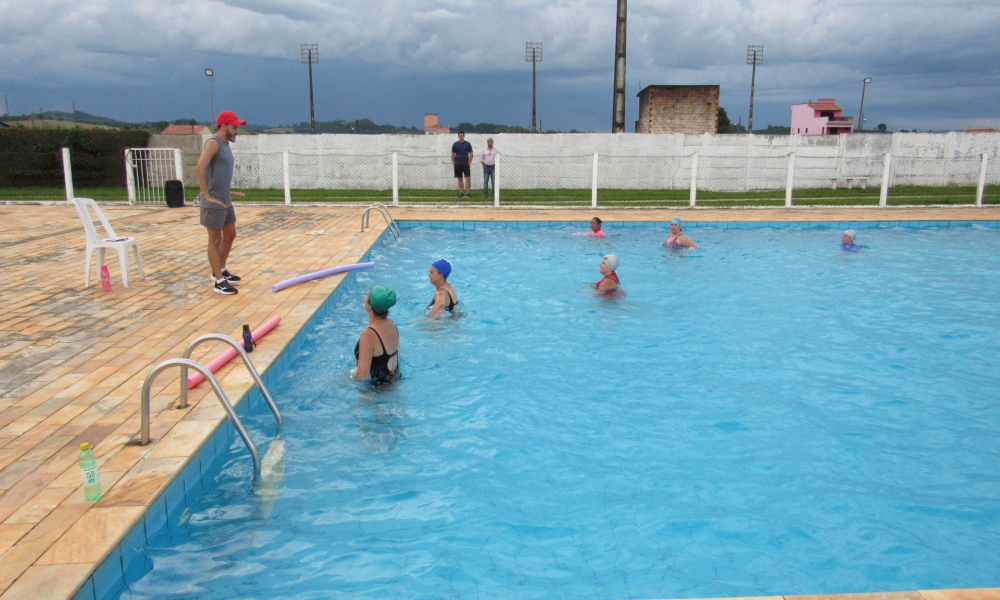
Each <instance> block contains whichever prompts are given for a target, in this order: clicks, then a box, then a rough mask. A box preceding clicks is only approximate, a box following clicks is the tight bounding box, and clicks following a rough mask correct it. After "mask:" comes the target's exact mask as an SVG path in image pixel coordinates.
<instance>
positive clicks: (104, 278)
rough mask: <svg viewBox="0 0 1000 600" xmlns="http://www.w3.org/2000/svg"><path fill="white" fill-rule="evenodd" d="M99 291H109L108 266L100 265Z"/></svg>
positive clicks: (109, 277) (109, 274) (109, 275)
mask: <svg viewBox="0 0 1000 600" xmlns="http://www.w3.org/2000/svg"><path fill="white" fill-rule="evenodd" d="M101 291H102V292H110V291H111V272H109V271H108V265H101Z"/></svg>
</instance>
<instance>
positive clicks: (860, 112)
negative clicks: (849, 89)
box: [856, 77, 872, 132]
mask: <svg viewBox="0 0 1000 600" xmlns="http://www.w3.org/2000/svg"><path fill="white" fill-rule="evenodd" d="M871 82H872V78H871V77H865V80H864V82H863V83H862V84H861V109H860V110H858V127H857V129H856V131H859V132H860V131H864V130H865V88H866V87H868V84H869V83H871Z"/></svg>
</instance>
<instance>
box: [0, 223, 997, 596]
mask: <svg viewBox="0 0 1000 600" xmlns="http://www.w3.org/2000/svg"><path fill="white" fill-rule="evenodd" d="M104 210H105V213H106V214H107V215H108V217H109V218H110V220H111V222H112V224H113V225H114V226H115V228H116V230H117V232H118V233H119V234H120V235H136V236H138V237H139V243H140V247H141V250H142V254H143V263H144V267H145V270H146V279H145V280H140V279H138V277H137V274H136V273H135V271H134V268H133V273H132V275H133V283H132V287H131V288H128V289H125V288H123V287H122V286H121V279H120V275H119V272H118V267H117V261H115V260H114V256H113V254H109V258H108V262H109V264H110V265H111V267H110V269H111V273H112V286H113V290H112V291H111V292H110V293H102V292H101V290H100V283H99V279H98V280H97V283H96V285H93V280H92V286H91V287H90V288H89V289H87V288H84V287H83V273H82V271H83V268H82V266H83V247H84V239H83V231H82V228H81V227H80V224H79V221H78V219H77V216H76V211H75V210H74V209H73V208H72V207H71V206H0V250H2V251H3V278H2V282H0V314H2V317H0V593H2V595H0V600H9V599H15V598H16V599H18V600H34V599H39V600H40V599H44V600H59V599H65V598H72V597H73V596H74V594H76V592H77V591H78V590H79V589H80V588H81V586H82V585H84V584H85V583H86V582H88V581H89V578H90V576H91V575H92V573H93V572H94V570H95V569H96V568H97V566H98V565H100V564H101V563H102V561H103V560H104V558H105V557H106V556H108V555H110V554H112V553H113V552H114V551H115V549H116V548H117V547H118V545H119V543H120V542H121V541H122V538H123V537H124V536H125V535H126V534H127V533H128V532H129V530H130V529H131V527H132V525H134V524H135V523H138V522H139V521H140V520H141V519H143V514H144V513H145V511H146V507H148V506H149V505H150V504H151V503H153V501H154V500H156V499H157V498H158V497H159V496H160V495H161V494H162V493H163V491H164V490H165V489H166V488H167V486H168V484H169V483H170V482H171V481H172V480H173V479H174V478H175V477H176V476H177V475H178V474H179V473H180V472H181V471H182V469H183V467H184V466H185V465H186V464H187V462H188V460H189V459H190V458H191V456H193V455H194V454H195V453H196V452H197V450H198V449H199V448H200V447H201V446H202V445H203V444H204V443H205V441H206V440H208V439H209V438H210V436H211V435H212V433H213V432H214V431H215V429H216V428H217V427H218V426H219V424H220V422H221V421H222V419H223V417H224V413H223V411H222V408H221V407H220V406H219V405H218V403H217V402H215V400H212V399H211V398H210V399H209V400H210V401H209V402H205V403H202V402H201V400H202V399H203V398H204V397H205V396H206V393H207V389H206V388H207V386H204V385H202V386H199V387H198V388H196V389H194V390H192V391H191V404H192V407H191V408H190V409H187V410H166V409H167V408H168V407H169V406H170V405H171V404H172V403H173V402H174V401H175V400H176V398H177V393H178V390H179V384H178V377H177V373H176V372H173V371H168V372H167V373H165V374H164V375H162V376H161V377H160V378H159V379H157V382H156V384H155V385H154V387H153V394H154V396H153V400H152V410H151V413H152V437H153V440H154V441H153V443H152V444H151V445H149V446H145V447H138V446H126V445H125V443H126V442H127V441H128V440H129V439H131V438H132V437H133V436H134V435H135V434H136V432H138V430H139V413H138V411H139V389H140V387H141V385H142V381H143V378H144V377H145V376H146V374H147V373H148V372H149V371H150V369H151V368H152V367H153V366H155V365H156V364H158V363H160V362H161V361H163V360H166V359H168V358H175V357H179V356H180V355H181V353H182V352H183V350H184V348H185V346H186V344H187V343H188V342H189V341H190V340H192V339H194V338H195V337H197V336H198V335H201V334H204V333H209V332H220V333H225V334H228V335H232V336H237V335H238V333H239V331H240V329H241V326H242V325H243V324H244V323H250V324H251V325H252V326H256V325H257V324H259V323H261V322H263V321H265V320H266V319H267V318H269V317H270V316H272V315H274V314H280V315H281V317H282V321H281V324H280V325H279V326H278V328H277V329H275V330H274V331H273V332H272V333H270V334H269V335H268V336H267V337H266V338H264V339H263V340H262V341H261V342H260V345H259V346H258V348H257V350H256V351H255V352H254V354H253V355H252V358H253V360H254V363H255V364H256V365H257V367H258V369H259V370H261V371H264V370H265V369H266V368H267V367H268V366H269V365H270V364H271V362H272V361H274V359H275V358H276V357H277V356H278V354H279V353H280V351H281V349H282V348H284V347H285V346H286V345H287V344H288V343H289V342H290V341H291V340H292V338H293V337H294V336H295V334H296V333H297V332H298V331H299V329H301V328H302V327H303V326H304V325H305V323H306V322H307V321H308V319H309V317H310V316H311V315H312V314H313V313H314V312H315V311H316V310H317V309H318V308H319V307H320V306H321V305H322V303H323V301H324V300H325V299H326V298H327V297H328V296H329V295H330V293H331V292H332V291H333V290H334V289H335V288H336V287H337V286H338V285H339V283H340V282H341V281H342V280H343V276H335V277H331V278H327V279H324V280H319V281H315V282H311V283H307V284H303V285H300V286H296V287H293V288H290V289H288V290H285V291H283V292H280V293H277V294H274V293H272V292H271V290H270V286H271V285H272V284H274V283H275V282H277V281H281V280H283V279H288V278H290V277H293V276H296V275H300V274H302V273H305V272H309V271H315V270H318V269H321V268H325V267H329V266H333V265H338V264H346V263H352V262H357V259H358V258H359V257H360V254H361V253H362V252H364V251H365V250H366V249H367V248H368V247H369V246H370V245H371V244H372V243H373V242H374V241H375V240H376V239H377V238H378V237H379V235H380V234H381V233H382V231H383V229H384V224H383V223H381V219H380V218H379V217H378V216H377V215H376V216H374V217H373V219H372V224H373V225H374V226H375V227H374V229H373V230H372V231H369V232H367V233H362V234H359V238H360V239H361V245H360V248H361V249H360V252H359V251H358V250H356V249H355V248H354V245H353V243H352V241H351V238H352V237H353V235H354V234H355V233H358V227H359V223H360V213H361V209H359V208H344V207H324V206H319V207H315V206H313V207H300V206H294V207H291V208H286V207H283V206H279V207H241V208H240V209H239V217H240V222H239V232H240V237H239V238H238V239H237V241H236V244H235V246H234V249H233V254H232V256H231V258H230V264H231V265H232V269H233V271H235V272H237V273H239V274H240V275H242V276H243V277H244V280H243V282H242V283H241V284H240V286H239V288H240V293H239V295H237V296H234V297H225V296H220V295H217V294H214V293H212V292H211V289H210V285H209V278H208V267H207V262H206V259H205V251H204V246H205V234H204V230H203V229H202V228H201V227H199V225H198V216H197V212H196V210H195V209H192V208H186V209H176V210H168V209H166V208H150V207H126V206H106V207H104ZM394 214H395V216H396V217H397V219H399V220H409V221H425V222H433V223H434V224H440V225H441V226H453V225H458V224H457V223H454V222H455V221H461V222H463V224H462V225H461V226H462V227H476V226H477V224H481V225H486V226H490V225H493V224H496V225H499V223H497V222H505V223H515V222H558V221H576V222H583V221H587V220H589V219H590V217H592V216H594V215H597V216H600V217H601V218H602V219H604V220H606V221H610V222H612V223H609V224H608V225H607V226H606V228H613V227H615V226H616V225H617V224H618V223H628V222H635V223H638V222H664V221H667V220H669V219H670V218H671V217H672V216H674V215H678V214H679V215H681V216H682V218H684V219H685V220H688V221H691V222H692V224H694V223H693V222H696V221H697V222H700V223H705V224H713V225H714V224H716V223H719V222H728V223H750V222H754V223H758V224H761V223H772V224H775V225H776V226H777V224H779V223H787V222H814V223H817V224H818V225H819V224H822V226H825V227H830V228H835V227H846V226H851V227H854V228H863V227H866V226H868V224H869V223H871V222H873V221H882V222H906V223H908V224H909V225H910V226H914V225H919V224H924V223H926V224H928V225H932V226H943V225H947V224H950V223H952V222H954V221H992V223H991V226H996V225H997V223H996V222H997V221H1000V207H990V208H966V207H963V208H953V209H938V208H917V209H903V208H891V209H801V208H799V209H754V210H732V209H729V210H703V209H698V210H669V211H665V210H634V209H632V210H628V209H624V210H614V209H599V210H591V209H565V210H517V209H502V210H495V209H397V210H395V212H394ZM911 222H912V223H911ZM496 225H493V226H496ZM723 226H725V225H723ZM730 226H733V225H730ZM735 226H737V227H739V225H735ZM744 226H747V225H744ZM755 226H759V225H755ZM316 230H325V234H324V235H308V232H311V231H316ZM218 352H219V346H217V345H213V344H206V345H204V346H201V347H199V349H198V350H196V352H195V354H194V357H193V358H195V360H201V359H204V358H205V357H206V356H214V355H215V354H217V353H218ZM218 375H219V381H220V382H221V384H222V386H223V388H224V389H225V390H226V393H227V395H229V397H230V398H231V399H234V400H236V399H238V398H240V397H241V396H243V394H244V393H245V392H246V391H247V390H249V389H250V387H251V383H252V382H251V380H250V377H249V375H248V374H247V372H246V370H245V369H244V368H243V367H242V366H241V365H239V364H236V363H231V364H230V365H228V366H226V367H223V368H222V369H221V370H220V371H219V373H218ZM84 441H86V442H90V444H91V445H92V446H93V447H94V448H95V450H96V452H97V455H98V457H99V463H100V465H101V467H100V469H101V480H102V482H103V484H104V488H105V497H104V498H103V499H101V500H100V501H99V502H97V503H94V504H90V503H87V502H86V500H85V498H84V497H83V488H82V485H81V477H80V473H79V467H78V466H77V464H76V460H77V455H78V452H79V445H80V443H82V442H84ZM133 535H134V534H133ZM862 597H863V598H864V599H866V600H869V599H870V600H875V599H879V600H882V599H884V600H980V599H987V598H988V599H992V600H1000V589H998V588H992V589H982V590H934V591H925V590H921V591H919V592H918V591H913V592H893V593H883V594H850V595H842V596H823V597H822V598H824V599H839V598H843V599H845V600H846V599H848V598H850V599H856V598H862ZM770 598H771V600H778V599H779V598H782V597H781V596H774V597H770ZM784 598H797V599H809V600H813V599H816V600H819V599H820V598H821V597H820V596H785V597H784Z"/></svg>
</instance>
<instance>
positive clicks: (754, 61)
mask: <svg viewBox="0 0 1000 600" xmlns="http://www.w3.org/2000/svg"><path fill="white" fill-rule="evenodd" d="M763 63H764V45H763V44H751V45H749V46H747V64H748V65H753V72H752V74H751V75H750V119H749V122H748V123H747V133H753V91H754V84H756V83H757V65H760V64H763Z"/></svg>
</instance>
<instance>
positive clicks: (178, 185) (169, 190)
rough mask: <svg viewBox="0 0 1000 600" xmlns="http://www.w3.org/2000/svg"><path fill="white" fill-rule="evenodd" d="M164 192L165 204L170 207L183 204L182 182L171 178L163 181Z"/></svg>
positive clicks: (178, 206) (177, 206)
mask: <svg viewBox="0 0 1000 600" xmlns="http://www.w3.org/2000/svg"><path fill="white" fill-rule="evenodd" d="M163 188H164V193H165V195H166V198H167V206H169V207H170V208H180V207H182V206H184V182H183V181H180V180H177V179H171V180H169V181H166V182H164V183H163Z"/></svg>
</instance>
